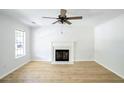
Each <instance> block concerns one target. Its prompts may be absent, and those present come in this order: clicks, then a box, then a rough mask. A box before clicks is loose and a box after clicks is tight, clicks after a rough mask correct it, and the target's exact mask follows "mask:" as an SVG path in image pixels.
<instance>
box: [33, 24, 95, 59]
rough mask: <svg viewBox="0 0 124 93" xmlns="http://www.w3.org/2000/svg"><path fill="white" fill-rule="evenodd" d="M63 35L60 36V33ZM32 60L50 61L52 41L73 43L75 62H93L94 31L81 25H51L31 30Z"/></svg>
mask: <svg viewBox="0 0 124 93" xmlns="http://www.w3.org/2000/svg"><path fill="white" fill-rule="evenodd" d="M61 30H63V31H64V33H63V34H61V33H60V31H61ZM31 41H32V60H43V61H51V60H52V55H51V42H52V41H57V42H59V41H60V42H61V41H67V42H69V41H72V42H73V41H74V42H75V53H74V54H75V55H74V56H75V61H91V60H92V61H93V60H94V29H93V28H92V27H90V26H83V25H73V24H72V25H64V26H63V27H61V25H52V26H43V27H41V28H38V29H33V30H32V40H31Z"/></svg>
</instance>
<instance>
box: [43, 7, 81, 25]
mask: <svg viewBox="0 0 124 93" xmlns="http://www.w3.org/2000/svg"><path fill="white" fill-rule="evenodd" d="M66 13H67V10H65V9H61V10H60V15H58V17H57V18H56V17H43V18H48V19H57V21H55V22H53V23H52V24H56V23H62V24H64V23H67V24H69V25H71V24H72V23H71V22H70V21H69V20H78V19H82V16H74V17H67V16H66Z"/></svg>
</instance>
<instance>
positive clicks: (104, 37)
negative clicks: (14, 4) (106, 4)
mask: <svg viewBox="0 0 124 93" xmlns="http://www.w3.org/2000/svg"><path fill="white" fill-rule="evenodd" d="M0 43H1V44H0V83H124V9H0Z"/></svg>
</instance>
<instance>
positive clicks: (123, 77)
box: [96, 61, 124, 79]
mask: <svg viewBox="0 0 124 93" xmlns="http://www.w3.org/2000/svg"><path fill="white" fill-rule="evenodd" d="M96 63H98V62H97V61H96ZM98 64H99V65H101V66H103V67H105V68H106V69H108V70H110V71H111V72H113V73H115V74H116V75H118V76H119V77H121V78H122V79H124V76H123V75H121V74H119V73H117V72H116V71H114V70H113V69H110V68H109V67H107V66H106V65H104V64H102V63H98Z"/></svg>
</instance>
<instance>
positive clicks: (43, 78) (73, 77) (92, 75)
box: [0, 61, 124, 83]
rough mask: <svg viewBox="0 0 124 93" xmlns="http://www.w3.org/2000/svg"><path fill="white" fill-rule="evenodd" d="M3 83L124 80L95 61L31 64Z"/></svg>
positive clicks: (122, 81) (120, 81) (2, 80)
mask: <svg viewBox="0 0 124 93" xmlns="http://www.w3.org/2000/svg"><path fill="white" fill-rule="evenodd" d="M0 82H1V83H124V79H122V78H121V77H119V76H117V75H116V74H114V73H113V72H111V71H109V70H107V69H106V68H104V67H103V66H101V65H99V64H97V63H96V62H94V61H86V62H75V64H50V63H49V62H30V63H28V64H27V65H25V66H23V67H21V68H20V69H18V70H16V71H15V72H13V73H11V74H10V75H8V76H6V77H5V78H3V79H1V80H0Z"/></svg>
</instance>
